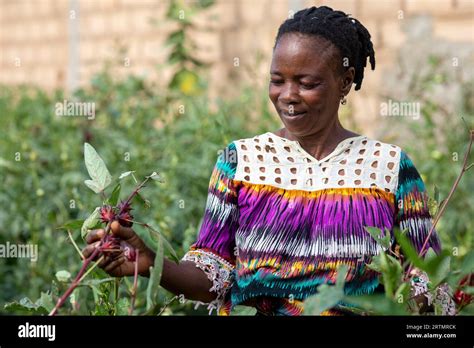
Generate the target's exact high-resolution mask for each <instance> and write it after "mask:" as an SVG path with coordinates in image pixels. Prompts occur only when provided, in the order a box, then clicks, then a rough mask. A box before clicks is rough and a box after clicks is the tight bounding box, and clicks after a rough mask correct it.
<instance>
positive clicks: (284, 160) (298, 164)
mask: <svg viewBox="0 0 474 348" xmlns="http://www.w3.org/2000/svg"><path fill="white" fill-rule="evenodd" d="M234 143H235V145H236V147H237V154H238V162H239V163H241V164H242V165H239V166H238V167H237V172H236V174H235V180H241V181H246V182H251V183H253V184H261V185H271V186H276V187H279V188H284V189H293V190H305V191H317V190H322V189H325V188H348V187H351V188H353V187H356V188H370V187H374V186H375V187H379V188H382V189H384V190H385V191H386V192H391V193H393V192H395V190H396V188H397V174H398V166H397V164H398V163H399V161H400V152H401V149H400V147H398V146H396V145H392V144H386V143H383V142H381V141H377V140H373V139H369V138H368V137H366V136H362V135H361V136H357V137H352V138H347V139H345V140H343V141H342V142H340V143H339V144H338V145H337V146H336V148H335V149H334V150H333V151H332V152H331V153H330V154H329V155H328V156H326V157H324V158H322V159H321V160H317V159H316V158H314V157H313V156H311V155H310V154H309V153H307V152H306V151H305V150H304V149H303V148H302V147H301V145H300V144H299V143H298V142H297V141H293V140H288V139H285V138H282V137H280V136H277V135H276V134H273V133H271V132H267V133H264V134H261V135H258V136H255V137H253V138H247V139H240V140H237V141H235V142H234Z"/></svg>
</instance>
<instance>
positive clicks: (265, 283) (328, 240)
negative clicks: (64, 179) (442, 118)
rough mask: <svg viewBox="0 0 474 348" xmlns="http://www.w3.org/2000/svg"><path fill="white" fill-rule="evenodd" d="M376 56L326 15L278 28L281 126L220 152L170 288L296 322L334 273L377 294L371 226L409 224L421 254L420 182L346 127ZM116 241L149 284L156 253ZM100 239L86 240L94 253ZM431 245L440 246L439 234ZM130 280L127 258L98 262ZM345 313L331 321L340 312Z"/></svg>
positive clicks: (397, 157)
mask: <svg viewBox="0 0 474 348" xmlns="http://www.w3.org/2000/svg"><path fill="white" fill-rule="evenodd" d="M367 58H369V61H370V65H371V67H372V69H374V68H375V54H374V50H373V46H372V42H371V40H370V34H369V32H368V31H367V29H366V28H365V27H364V26H363V25H362V24H361V23H360V22H359V21H357V20H356V19H353V18H350V17H349V16H347V15H346V14H345V13H343V12H341V11H334V10H332V9H331V8H329V7H325V6H323V7H319V8H316V7H311V8H308V9H305V10H302V11H299V12H298V13H296V14H295V15H294V17H293V18H290V19H288V20H286V21H285V22H284V23H283V24H282V25H281V27H280V28H279V31H278V35H277V37H276V40H275V46H274V49H273V59H272V63H271V81H270V87H269V97H270V99H271V101H272V102H273V104H274V106H275V109H276V111H277V112H278V114H279V116H280V118H281V120H282V122H283V124H284V128H282V129H280V130H278V131H275V132H266V133H264V134H261V135H257V136H255V137H252V138H247V139H240V140H236V141H233V142H232V143H230V144H229V145H228V146H227V147H226V148H225V151H222V153H221V154H220V155H219V156H218V159H217V162H216V164H215V167H214V170H213V173H212V176H211V179H210V183H209V195H208V199H207V203H206V208H205V215H204V220H203V223H202V225H201V228H200V232H199V236H198V238H197V241H196V243H195V244H193V246H192V247H191V249H190V250H189V251H188V252H187V253H186V255H185V256H184V257H183V260H182V262H181V263H180V264H179V265H177V264H175V263H173V262H170V261H168V260H165V263H164V269H163V275H162V286H163V287H164V288H166V289H168V290H169V291H171V292H173V293H175V294H183V295H184V296H185V297H186V298H188V299H191V300H195V301H198V302H201V303H209V306H208V308H209V309H210V310H212V309H213V308H216V309H218V312H219V314H224V315H225V314H229V312H230V310H231V308H232V307H234V306H235V305H237V304H245V305H250V306H254V307H256V308H257V311H258V313H259V314H263V315H298V314H301V313H302V308H303V307H302V303H303V300H304V299H305V298H307V297H308V296H310V295H312V294H315V293H316V292H317V287H318V286H319V285H320V284H323V283H329V284H333V283H334V281H335V279H336V275H337V268H338V267H339V266H340V265H342V264H345V265H347V266H348V267H349V272H348V274H347V276H346V284H345V291H346V293H347V294H367V293H371V292H373V291H374V290H375V288H376V287H377V286H378V284H379V283H378V274H377V273H376V272H374V271H372V270H370V269H368V268H367V267H366V264H367V263H369V262H370V259H371V257H372V256H373V255H376V254H378V253H380V252H384V250H382V249H381V247H380V246H379V245H378V244H377V243H376V241H375V240H374V239H373V238H372V237H371V236H370V235H369V233H368V232H367V231H366V230H365V229H364V226H375V227H378V228H380V229H382V230H385V229H388V230H389V231H392V230H393V228H394V227H395V226H398V227H400V228H401V229H405V228H408V234H407V235H408V236H409V238H410V239H411V241H412V242H413V245H414V246H415V247H416V248H417V250H418V251H419V250H420V249H421V247H422V244H423V242H424V240H425V238H426V237H427V234H428V231H429V229H430V226H431V217H430V214H429V211H428V206H427V194H426V191H425V188H424V184H423V181H422V179H421V177H420V175H419V174H418V172H417V170H416V169H415V167H414V165H413V163H412V161H411V160H410V158H409V157H408V156H407V155H406V154H405V153H404V152H403V151H402V150H401V149H400V148H399V147H398V146H395V145H391V144H386V143H383V142H381V141H376V140H372V139H369V138H368V137H366V136H364V135H359V134H356V133H354V132H351V131H350V130H347V129H345V128H344V127H343V126H342V125H341V123H340V121H339V118H338V108H339V104H345V101H346V96H347V94H348V93H349V91H350V90H351V87H352V85H353V84H355V90H358V89H360V87H361V85H362V80H363V78H364V69H365V67H366V61H367ZM112 230H113V233H115V234H116V235H117V236H119V237H121V238H122V239H124V240H125V241H126V242H128V243H129V244H131V245H132V246H133V247H135V248H137V249H139V250H140V253H139V255H140V260H139V272H140V274H141V275H144V276H146V275H147V273H148V268H149V266H151V265H153V260H154V253H153V252H152V251H151V250H150V249H148V248H147V247H146V245H145V244H144V243H143V242H142V241H141V240H140V239H139V237H138V236H137V235H136V234H135V233H134V231H133V230H132V229H131V228H126V227H122V226H120V225H119V224H118V223H117V222H115V223H114V224H113V226H112ZM102 235H103V231H102V230H100V231H93V232H92V233H91V234H90V235H89V237H88V243H90V246H88V248H87V249H86V250H85V254H86V255H88V254H89V253H90V252H91V250H92V249H93V247H94V246H95V245H96V243H97V241H98V240H99V239H100V237H101V236H102ZM428 247H432V248H433V249H434V250H435V251H439V250H440V243H439V239H438V236H437V235H436V233H433V234H432V235H431V238H430V239H429V242H428ZM101 267H103V268H104V269H105V270H106V271H107V272H108V273H110V274H111V275H113V276H124V275H132V274H133V270H134V266H133V263H131V262H128V261H126V259H125V258H124V257H123V255H122V254H119V255H118V256H115V257H113V256H110V257H108V258H106V259H105V260H104V261H103V262H102V264H101ZM341 312H342V310H341V309H338V308H337V306H336V307H335V308H333V309H331V310H329V311H327V312H326V313H325V314H340V313H341Z"/></svg>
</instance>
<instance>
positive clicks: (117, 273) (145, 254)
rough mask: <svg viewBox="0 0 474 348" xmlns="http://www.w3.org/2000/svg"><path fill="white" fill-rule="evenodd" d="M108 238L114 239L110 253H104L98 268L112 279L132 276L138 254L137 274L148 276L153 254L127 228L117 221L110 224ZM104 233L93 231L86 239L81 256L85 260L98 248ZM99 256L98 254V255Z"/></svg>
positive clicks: (152, 262) (153, 259)
mask: <svg viewBox="0 0 474 348" xmlns="http://www.w3.org/2000/svg"><path fill="white" fill-rule="evenodd" d="M110 227H111V229H110V230H111V232H112V233H111V234H110V236H111V237H112V238H113V237H115V240H114V242H113V243H112V244H113V245H114V246H113V247H112V248H111V249H112V250H111V251H106V250H105V251H104V252H103V256H104V259H103V260H102V261H101V262H100V263H99V267H100V268H102V269H103V270H104V271H106V272H107V273H108V274H110V275H111V276H114V277H124V276H133V275H134V273H135V262H134V261H135V255H136V253H137V252H138V274H140V275H142V276H149V268H150V266H153V264H154V262H155V253H154V252H153V251H152V250H151V249H150V248H148V247H147V246H146V245H145V243H144V242H143V240H141V239H140V237H139V236H138V235H137V234H136V233H135V231H134V230H133V229H131V228H129V227H124V226H122V225H120V223H119V222H118V221H114V222H112V224H111V226H110ZM104 233H105V230H104V229H100V230H93V231H91V232H89V234H88V235H87V237H86V242H87V244H89V245H88V246H87V247H86V248H85V249H84V250H83V251H82V254H83V255H84V256H85V257H86V258H87V257H89V256H90V255H91V254H92V252H93V251H94V249H95V248H96V247H98V246H99V244H100V240H101V239H102V237H103V235H104ZM99 255H100V254H99Z"/></svg>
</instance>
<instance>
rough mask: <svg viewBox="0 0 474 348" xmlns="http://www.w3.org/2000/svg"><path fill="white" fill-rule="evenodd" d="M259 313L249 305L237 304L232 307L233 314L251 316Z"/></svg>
mask: <svg viewBox="0 0 474 348" xmlns="http://www.w3.org/2000/svg"><path fill="white" fill-rule="evenodd" d="M255 313H257V310H256V309H255V308H254V307H248V306H235V307H234V308H233V309H232V315H239V316H250V315H252V316H253V315H255Z"/></svg>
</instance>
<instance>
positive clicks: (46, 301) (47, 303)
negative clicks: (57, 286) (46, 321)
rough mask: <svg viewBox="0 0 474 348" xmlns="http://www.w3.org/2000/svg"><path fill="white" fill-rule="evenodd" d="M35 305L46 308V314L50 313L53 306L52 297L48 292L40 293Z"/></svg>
mask: <svg viewBox="0 0 474 348" xmlns="http://www.w3.org/2000/svg"><path fill="white" fill-rule="evenodd" d="M37 304H38V305H41V306H42V307H43V308H46V310H47V311H48V313H49V312H51V311H52V310H53V309H54V306H55V305H54V302H53V296H52V295H51V293H49V292H48V293H46V292H42V293H41V297H40V299H39V302H38V301H37Z"/></svg>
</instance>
